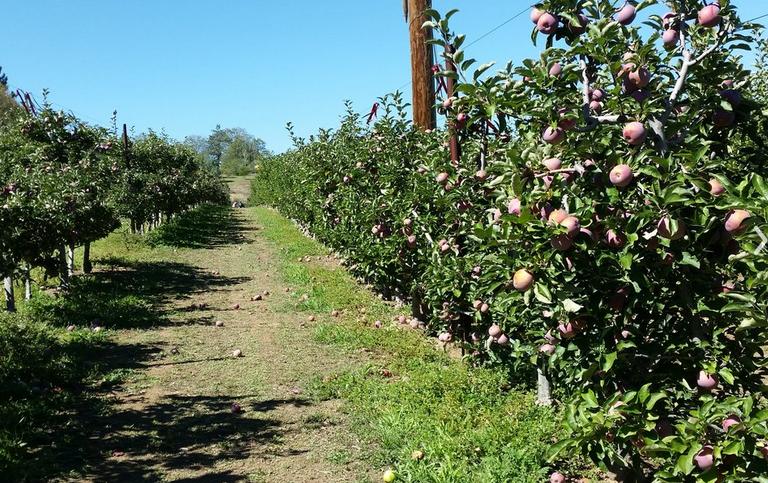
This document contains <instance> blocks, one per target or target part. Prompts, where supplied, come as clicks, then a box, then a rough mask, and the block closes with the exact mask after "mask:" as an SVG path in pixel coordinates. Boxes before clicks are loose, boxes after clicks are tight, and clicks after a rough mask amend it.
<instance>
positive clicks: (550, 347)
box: [539, 344, 557, 356]
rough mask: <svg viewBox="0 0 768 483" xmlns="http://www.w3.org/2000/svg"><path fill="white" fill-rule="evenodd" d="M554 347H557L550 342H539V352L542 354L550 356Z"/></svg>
mask: <svg viewBox="0 0 768 483" xmlns="http://www.w3.org/2000/svg"><path fill="white" fill-rule="evenodd" d="M556 349H557V347H555V346H554V345H552V344H541V345H540V346H539V352H543V353H544V354H548V355H550V356H551V355H552V354H554V353H555V350H556Z"/></svg>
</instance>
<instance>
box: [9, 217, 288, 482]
mask: <svg viewBox="0 0 768 483" xmlns="http://www.w3.org/2000/svg"><path fill="white" fill-rule="evenodd" d="M245 231H246V227H244V226H242V225H241V224H240V222H238V221H236V220H235V219H234V217H233V216H232V214H231V213H230V212H229V209H228V208H221V207H205V208H202V209H201V210H198V212H196V214H194V215H190V216H188V217H182V218H180V219H178V220H176V221H175V222H174V225H173V226H171V225H167V227H166V233H165V234H164V235H163V238H162V240H163V242H164V243H168V244H171V243H172V242H173V240H174V239H176V242H177V245H179V246H181V245H183V244H184V240H183V239H184V237H189V240H187V241H188V243H186V245H187V246H215V245H217V244H224V243H234V242H236V241H237V240H242V239H243V237H244V232H245ZM95 262H96V263H97V264H98V270H97V271H96V272H95V273H93V274H92V275H84V276H81V277H76V278H74V279H73V280H72V282H71V287H70V289H69V290H68V291H66V292H64V293H58V294H45V293H41V294H39V296H38V297H36V298H35V299H34V300H33V301H31V302H30V303H28V304H24V306H23V308H22V310H21V312H20V313H18V314H13V315H5V314H2V313H0V362H1V363H0V475H2V476H0V481H51V480H60V479H72V480H79V479H82V478H83V477H84V475H89V474H96V475H97V476H96V478H95V480H96V481H158V480H160V479H161V478H162V477H161V476H160V475H159V474H158V471H160V470H162V469H168V468H190V469H194V468H205V467H207V466H208V467H210V466H212V465H213V463H214V462H215V461H216V460H218V459H221V458H231V459H240V458H245V457H248V454H249V450H248V448H246V445H248V444H251V443H256V444H258V443H259V442H266V441H269V440H272V439H274V438H276V437H277V436H278V434H279V432H280V428H278V426H277V423H276V422H275V421H272V420H271V419H269V418H264V417H260V416H259V417H251V415H254V414H257V413H262V412H268V411H269V410H271V409H273V408H274V407H277V405H280V404H294V403H297V402H295V401H278V402H274V405H271V404H272V403H263V404H262V405H254V406H252V407H250V408H249V407H248V406H247V405H246V404H244V407H246V409H247V412H246V413H245V414H244V415H234V414H231V412H230V406H231V403H232V398H224V397H222V398H217V397H208V398H205V397H174V398H172V399H164V400H162V401H160V402H159V403H157V404H154V405H151V406H149V407H148V408H142V409H137V408H139V407H141V406H140V405H138V404H136V405H135V407H134V408H133V409H132V408H131V407H130V405H128V406H120V407H115V406H114V405H113V399H112V397H111V395H110V393H111V391H113V390H114V389H115V387H116V386H120V385H121V384H122V383H124V382H125V377H126V376H127V375H128V374H130V373H131V371H133V370H137V369H142V368H146V367H148V366H150V365H152V364H155V363H157V362H158V359H159V357H161V356H162V354H163V353H164V352H166V349H167V348H166V347H163V346H162V345H161V344H158V343H152V344H141V343H135V344H125V343H124V344H116V343H114V342H112V341H110V339H109V336H108V335H107V334H108V333H104V332H100V331H93V330H91V328H92V327H95V326H102V327H105V328H107V329H136V328H148V327H154V326H162V325H167V324H172V323H173V324H210V323H212V321H213V318H212V316H211V311H212V309H211V308H207V307H205V308H201V307H199V306H197V305H195V304H192V303H191V301H193V300H194V299H195V298H196V296H197V295H198V294H200V293H203V292H210V291H217V290H227V289H228V287H232V286H235V285H237V284H240V283H243V282H245V281H247V280H248V279H247V278H231V277H223V276H220V275H215V274H212V273H210V272H207V271H204V270H201V269H199V268H197V267H194V266H191V265H188V264H184V263H177V262H168V261H165V262H151V263H149V262H142V261H134V260H130V259H127V258H122V257H112V258H102V259H97V260H95ZM187 301H190V302H187ZM69 325H75V326H76V330H74V331H72V332H69V331H67V330H65V329H64V327H67V326H69ZM206 445H207V446H206ZM254 448H255V450H257V449H258V447H256V446H254ZM120 454H124V456H119V455H120ZM243 479H244V476H243V475H235V474H233V473H227V472H223V473H216V474H213V473H212V472H211V473H208V474H207V475H206V476H205V477H201V478H197V479H194V478H193V479H188V480H187V481H190V482H192V481H198V482H203V481H223V482H226V481H242V480H243Z"/></svg>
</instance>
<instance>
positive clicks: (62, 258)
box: [59, 245, 69, 289]
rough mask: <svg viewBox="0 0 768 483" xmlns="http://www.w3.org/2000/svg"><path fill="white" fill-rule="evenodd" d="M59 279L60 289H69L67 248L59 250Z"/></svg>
mask: <svg viewBox="0 0 768 483" xmlns="http://www.w3.org/2000/svg"><path fill="white" fill-rule="evenodd" d="M59 278H60V284H59V285H60V286H61V288H64V289H66V288H69V270H67V247H66V246H64V245H62V246H61V248H59Z"/></svg>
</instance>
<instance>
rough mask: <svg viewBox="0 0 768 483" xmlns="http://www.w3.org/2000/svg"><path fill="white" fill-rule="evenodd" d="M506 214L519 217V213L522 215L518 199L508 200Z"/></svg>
mask: <svg viewBox="0 0 768 483" xmlns="http://www.w3.org/2000/svg"><path fill="white" fill-rule="evenodd" d="M507 213H509V214H510V215H517V216H520V213H522V209H521V206H520V199H519V198H512V199H511V200H509V203H508V204H507Z"/></svg>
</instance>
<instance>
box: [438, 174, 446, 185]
mask: <svg viewBox="0 0 768 483" xmlns="http://www.w3.org/2000/svg"><path fill="white" fill-rule="evenodd" d="M435 181H437V182H438V183H439V184H442V185H444V184H445V183H447V182H448V173H446V172H442V173H440V174H438V175H437V177H435Z"/></svg>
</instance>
